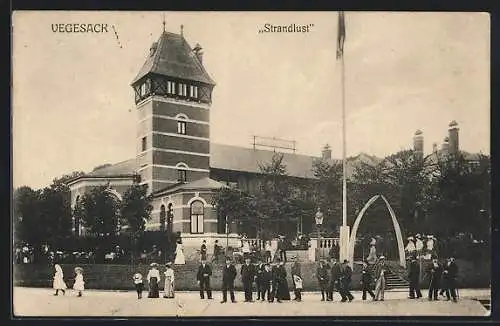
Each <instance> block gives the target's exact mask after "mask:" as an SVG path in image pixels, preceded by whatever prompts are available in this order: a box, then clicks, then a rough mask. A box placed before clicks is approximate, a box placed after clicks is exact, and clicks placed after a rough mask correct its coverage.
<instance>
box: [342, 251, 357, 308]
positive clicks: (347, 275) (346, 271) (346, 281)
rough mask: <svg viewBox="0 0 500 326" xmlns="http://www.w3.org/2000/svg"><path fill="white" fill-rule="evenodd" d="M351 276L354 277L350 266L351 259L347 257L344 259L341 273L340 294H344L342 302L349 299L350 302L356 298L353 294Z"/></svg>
mask: <svg viewBox="0 0 500 326" xmlns="http://www.w3.org/2000/svg"><path fill="white" fill-rule="evenodd" d="M351 277H352V268H351V266H349V261H347V259H344V263H343V265H342V271H341V273H340V282H339V283H340V287H341V291H340V295H341V296H342V300H341V301H342V302H346V301H347V300H349V302H351V301H352V299H354V296H353V295H352V294H351V291H350V288H351Z"/></svg>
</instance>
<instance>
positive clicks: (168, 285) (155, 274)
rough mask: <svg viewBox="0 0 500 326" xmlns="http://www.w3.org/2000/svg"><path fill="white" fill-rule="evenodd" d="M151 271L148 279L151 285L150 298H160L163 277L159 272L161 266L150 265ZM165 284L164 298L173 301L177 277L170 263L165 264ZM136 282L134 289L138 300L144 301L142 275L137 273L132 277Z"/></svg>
mask: <svg viewBox="0 0 500 326" xmlns="http://www.w3.org/2000/svg"><path fill="white" fill-rule="evenodd" d="M150 267H151V269H150V270H149V271H148V275H147V276H146V279H147V281H148V285H149V292H148V298H159V297H160V282H161V276H160V271H159V270H158V268H159V266H158V264H157V263H152V264H151V265H150ZM163 274H164V276H165V283H164V287H163V291H164V294H163V297H164V298H168V299H172V298H174V297H175V283H174V281H175V277H174V270H173V269H172V263H170V262H168V263H166V264H165V272H163ZM132 279H133V280H134V287H135V290H136V292H137V299H142V293H143V291H144V280H143V277H142V274H141V273H135V274H134V276H133V277H132Z"/></svg>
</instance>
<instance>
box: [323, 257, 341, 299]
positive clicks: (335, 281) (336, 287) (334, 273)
mask: <svg viewBox="0 0 500 326" xmlns="http://www.w3.org/2000/svg"><path fill="white" fill-rule="evenodd" d="M330 261H331V262H332V270H331V274H330V275H331V277H330V286H329V289H328V290H329V291H328V297H327V299H326V301H333V292H334V291H339V292H340V288H341V284H340V274H341V271H342V268H341V266H340V264H339V263H338V262H337V259H335V258H331V259H330Z"/></svg>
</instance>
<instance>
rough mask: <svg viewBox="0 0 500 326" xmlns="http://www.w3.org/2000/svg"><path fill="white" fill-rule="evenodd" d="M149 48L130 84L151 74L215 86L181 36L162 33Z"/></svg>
mask: <svg viewBox="0 0 500 326" xmlns="http://www.w3.org/2000/svg"><path fill="white" fill-rule="evenodd" d="M151 47H152V49H153V50H151V53H150V54H148V58H147V59H146V62H145V63H144V65H143V66H142V68H141V70H140V71H139V73H138V74H137V76H136V77H135V78H134V80H133V81H132V84H134V83H136V82H137V81H139V80H140V79H141V78H143V77H144V76H146V75H147V74H149V73H153V74H159V75H163V76H169V77H174V78H180V79H188V80H194V81H198V82H201V83H205V84H209V85H215V82H214V81H213V80H212V78H210V76H209V75H208V73H207V71H206V70H205V68H204V67H203V65H202V64H201V62H200V61H199V60H198V58H197V57H196V55H195V54H194V52H193V50H192V49H191V47H190V46H189V44H188V43H187V42H186V40H185V39H184V37H183V36H181V35H178V34H174V33H168V32H163V33H162V35H161V36H160V38H159V39H158V42H155V43H153V45H152V46H151ZM155 48H156V49H155ZM153 51H154V52H153Z"/></svg>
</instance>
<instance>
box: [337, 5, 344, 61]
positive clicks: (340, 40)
mask: <svg viewBox="0 0 500 326" xmlns="http://www.w3.org/2000/svg"><path fill="white" fill-rule="evenodd" d="M344 41H345V20H344V12H343V11H339V28H338V30H337V59H340V58H342V56H343V55H344Z"/></svg>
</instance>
